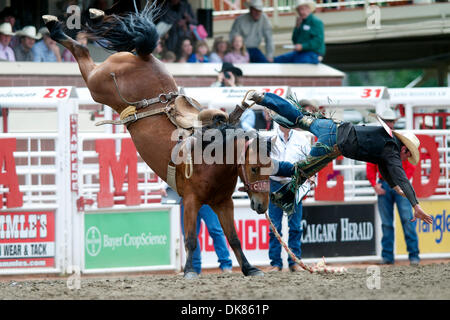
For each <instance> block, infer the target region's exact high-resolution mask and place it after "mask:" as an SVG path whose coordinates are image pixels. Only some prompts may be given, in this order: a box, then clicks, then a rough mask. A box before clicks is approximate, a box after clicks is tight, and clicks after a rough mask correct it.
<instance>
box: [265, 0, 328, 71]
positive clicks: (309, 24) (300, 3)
mask: <svg viewBox="0 0 450 320" xmlns="http://www.w3.org/2000/svg"><path fill="white" fill-rule="evenodd" d="M295 10H296V11H297V13H298V18H297V23H296V25H295V28H294V31H293V32H292V43H293V44H294V51H291V52H288V53H285V54H282V55H280V56H277V57H275V58H274V62H276V63H312V64H318V63H319V61H320V59H321V58H322V57H323V56H324V55H325V36H324V25H323V22H322V21H321V20H320V19H319V18H317V17H316V16H315V15H314V14H313V12H314V10H316V3H315V2H314V1H313V0H297V1H296V4H295Z"/></svg>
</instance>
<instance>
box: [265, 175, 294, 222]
mask: <svg viewBox="0 0 450 320" xmlns="http://www.w3.org/2000/svg"><path fill="white" fill-rule="evenodd" d="M291 186H292V182H289V183H286V184H284V185H283V186H282V187H281V188H280V189H278V190H277V191H275V192H272V193H271V194H270V201H272V203H273V204H274V205H276V206H277V207H279V208H280V209H281V210H283V211H284V212H286V214H287V215H288V216H289V215H291V214H293V213H294V209H295V192H293V191H292V190H291Z"/></svg>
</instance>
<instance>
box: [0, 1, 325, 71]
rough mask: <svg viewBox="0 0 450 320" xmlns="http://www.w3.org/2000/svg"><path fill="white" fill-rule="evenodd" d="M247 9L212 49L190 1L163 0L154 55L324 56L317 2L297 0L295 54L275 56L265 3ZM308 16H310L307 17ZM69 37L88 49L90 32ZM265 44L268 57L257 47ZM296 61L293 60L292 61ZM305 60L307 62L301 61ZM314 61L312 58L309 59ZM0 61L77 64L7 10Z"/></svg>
mask: <svg viewBox="0 0 450 320" xmlns="http://www.w3.org/2000/svg"><path fill="white" fill-rule="evenodd" d="M246 6H247V7H248V8H249V11H248V12H247V13H245V14H243V15H241V16H239V17H238V18H236V19H235V21H234V22H233V25H232V28H231V31H230V33H229V35H228V38H226V37H223V36H221V37H216V38H215V39H214V45H213V47H212V50H211V48H210V47H209V45H208V43H207V41H206V38H207V36H208V34H207V32H206V30H205V28H204V26H203V25H201V24H199V23H198V20H197V18H196V16H195V14H194V11H193V9H192V7H191V5H190V4H189V2H188V1H187V0H166V1H162V2H161V10H160V12H161V14H160V15H158V16H157V17H156V20H155V25H156V27H157V30H158V33H159V35H160V42H159V44H158V47H157V48H156V49H155V51H154V52H153V54H154V55H155V56H156V57H157V58H159V59H160V60H162V61H163V62H187V63H208V62H214V63H223V62H227V63H232V64H233V63H239V64H242V63H249V62H257V63H270V62H277V63H284V62H291V63H292V62H294V63H318V62H319V61H320V60H321V58H322V57H323V55H324V53H325V44H324V37H323V23H322V22H321V21H320V20H319V19H318V18H317V17H315V16H314V15H313V11H314V9H315V2H314V1H313V0H297V2H296V6H295V10H296V11H297V13H298V15H299V16H298V19H297V24H296V26H295V27H294V30H293V36H292V41H293V44H294V51H293V52H292V53H288V56H289V57H290V59H287V58H286V54H285V55H282V56H278V57H274V56H273V54H274V45H273V41H272V26H271V23H270V20H269V18H268V17H267V15H266V14H265V13H264V12H263V1H262V0H250V1H248V2H246ZM305 12H306V13H305ZM71 36H73V37H76V39H77V41H79V42H80V43H82V44H84V45H86V44H87V42H88V40H87V37H86V34H85V33H83V32H82V31H78V32H76V33H74V34H73V35H72V34H71ZM263 42H264V44H265V53H263V52H262V50H260V49H259V46H260V45H261V44H262V43H263ZM291 57H294V58H291ZM298 57H307V58H308V59H299V58H298ZM309 57H313V59H309ZM0 60H6V61H35V62H61V61H63V62H74V61H75V60H74V57H73V56H72V54H71V53H70V52H69V51H68V50H64V51H63V50H62V48H61V47H60V46H58V45H57V43H56V42H55V41H53V40H52V39H51V38H50V35H49V31H48V29H47V28H45V27H43V28H40V29H39V30H36V27H35V26H32V25H26V26H24V27H23V28H21V29H20V30H15V18H14V13H13V12H12V11H11V10H10V8H6V9H5V10H3V12H2V13H1V14H0Z"/></svg>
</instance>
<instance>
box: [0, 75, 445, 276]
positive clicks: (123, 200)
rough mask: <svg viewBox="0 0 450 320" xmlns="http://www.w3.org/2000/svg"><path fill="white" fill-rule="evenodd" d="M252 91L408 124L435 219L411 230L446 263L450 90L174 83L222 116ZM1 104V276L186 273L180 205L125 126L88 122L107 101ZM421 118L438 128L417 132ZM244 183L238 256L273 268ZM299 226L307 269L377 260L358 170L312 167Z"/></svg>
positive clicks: (2, 97)
mask: <svg viewBox="0 0 450 320" xmlns="http://www.w3.org/2000/svg"><path fill="white" fill-rule="evenodd" d="M179 83H180V82H179ZM249 89H259V90H265V91H268V92H272V93H275V94H278V95H280V96H283V97H287V96H289V95H291V94H292V95H296V96H297V97H298V98H299V99H301V98H307V99H316V100H318V101H319V104H320V105H321V106H324V107H325V110H326V112H327V113H329V112H331V114H332V115H333V117H335V118H338V119H341V120H348V121H352V122H354V123H359V122H369V120H368V119H370V116H369V111H372V112H374V111H377V112H382V111H383V110H384V109H385V108H388V107H393V108H395V110H396V112H398V114H399V115H400V116H402V119H405V120H404V122H400V125H402V126H403V129H414V133H415V134H416V135H417V136H418V138H419V139H420V141H421V148H420V151H421V161H420V163H419V165H418V166H417V168H416V171H415V174H414V177H413V186H414V189H415V190H416V192H417V196H418V198H419V200H420V202H421V206H422V207H423V208H424V210H425V211H427V212H428V213H430V214H431V215H432V216H433V224H432V225H430V226H428V225H426V224H424V223H422V221H419V222H418V223H417V231H418V235H419V245H420V252H421V258H424V259H426V258H439V257H449V256H450V236H449V233H450V214H449V210H448V209H449V208H450V171H449V170H450V165H449V156H450V129H449V127H450V120H449V118H450V117H449V111H450V88H423V89H388V88H386V87H339V86H336V87H330V86H322V87H317V86H315V87H305V86H301V87H296V86H289V85H284V86H283V85H279V86H267V87H266V86H261V85H259V86H252V85H250V86H247V87H238V88H211V87H206V86H204V87H189V86H186V85H182V87H180V91H181V92H184V93H185V94H186V95H188V96H191V97H193V98H195V99H196V100H198V101H199V102H200V103H201V104H202V105H203V106H205V107H209V108H224V109H225V110H226V111H228V112H230V111H231V110H232V109H233V108H234V106H235V105H236V104H238V103H239V102H240V101H241V100H242V98H243V96H244V94H245V92H246V91H247V90H249ZM0 107H1V114H2V118H1V133H0V274H25V273H61V274H64V273H72V272H74V271H76V270H79V271H81V272H82V273H99V272H101V273H103V272H132V271H152V270H173V271H177V270H180V269H181V268H182V265H183V264H184V261H185V250H184V243H183V237H182V233H181V226H180V206H179V205H178V204H170V203H168V204H161V196H160V189H161V182H162V181H161V179H160V178H159V177H158V176H156V175H155V174H154V173H153V171H152V170H151V169H150V168H149V167H148V166H147V165H146V164H145V163H144V162H143V160H142V159H141V158H140V156H139V154H138V153H137V152H136V149H135V147H134V144H133V142H132V141H131V138H130V136H129V134H128V133H127V132H126V130H125V128H124V127H123V126H122V127H115V128H112V127H111V126H101V127H96V126H94V123H95V122H96V121H99V120H104V119H112V118H115V117H117V115H114V114H113V113H112V112H111V109H110V108H109V107H108V106H101V105H98V104H96V103H95V102H94V101H93V100H92V98H91V96H90V94H89V91H88V90H87V88H83V87H71V86H39V87H32V86H28V87H0ZM255 110H257V111H258V110H259V111H258V112H261V110H262V108H261V107H258V106H256V107H255ZM436 110H440V111H439V112H436ZM426 117H431V118H432V120H433V121H432V122H433V125H432V126H431V127H432V128H437V127H439V128H444V129H423V125H424V124H425V118H426ZM370 121H372V122H373V120H370ZM369 125H370V124H369ZM261 131H263V130H261ZM266 134H271V133H270V132H267V133H266ZM305 134H307V135H309V133H306V132H305ZM310 136H311V135H310ZM311 137H312V136H311ZM156 138H157V137H155V139H156ZM240 186H242V183H241V182H240V181H239V182H238V185H237V187H236V191H235V193H234V203H235V224H236V228H237V231H238V235H239V238H240V239H241V242H242V247H243V250H244V252H245V254H246V256H247V258H248V260H249V261H250V262H251V263H252V264H253V265H259V266H264V265H269V258H268V247H269V237H268V232H269V222H268V221H267V220H266V219H265V216H264V215H258V214H256V212H254V211H252V210H251V209H250V204H249V200H248V198H247V196H246V193H244V192H240V191H238V187H240ZM283 223H284V228H285V229H284V230H287V229H286V228H287V221H286V219H284V222H283ZM302 227H303V235H302V254H303V258H304V261H305V262H308V261H310V262H313V261H316V260H319V259H321V258H322V257H323V256H324V257H325V258H326V259H327V261H330V262H349V261H355V262H356V261H376V260H379V259H380V251H381V249H380V239H381V222H380V219H379V215H378V208H377V198H376V195H375V192H374V190H373V188H372V187H371V185H370V184H369V182H368V180H367V179H366V177H365V163H363V162H358V161H355V160H350V159H344V158H342V157H340V158H337V159H336V160H335V161H333V162H332V163H330V164H329V165H328V166H327V167H326V168H325V169H323V170H322V171H320V172H319V174H318V176H317V187H316V188H315V189H314V190H313V191H312V192H311V193H310V194H308V196H307V198H306V199H305V200H304V213H303V220H302ZM395 227H396V228H395V229H396V238H395V239H396V247H395V250H396V259H407V252H406V245H405V243H404V240H403V239H404V238H403V234H402V232H403V231H402V228H401V226H400V221H399V219H398V215H397V217H396V221H395ZM283 237H287V232H284V236H283ZM199 238H200V244H201V251H202V260H203V267H204V268H216V267H218V262H217V256H216V254H215V251H214V246H213V244H212V239H211V238H210V237H209V234H208V231H207V229H206V228H205V227H204V225H203V224H202V227H201V232H200V235H199ZM283 254H284V259H287V254H286V253H285V252H283ZM232 259H233V265H234V266H238V263H237V261H236V259H235V257H234V255H232Z"/></svg>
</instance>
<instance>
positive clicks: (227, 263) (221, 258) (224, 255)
mask: <svg viewBox="0 0 450 320" xmlns="http://www.w3.org/2000/svg"><path fill="white" fill-rule="evenodd" d="M200 219H203V221H205V225H206V228H208V232H209V235H210V236H211V238H212V239H213V244H214V250H215V251H216V254H217V257H218V262H219V267H220V269H222V270H223V269H231V268H232V266H233V264H232V261H231V259H230V252H229V250H228V247H227V240H226V238H225V234H224V233H223V230H222V227H221V225H220V221H219V218H218V217H217V214H216V213H215V212H214V211H213V210H212V209H211V207H210V206H208V205H203V206H202V207H201V208H200V210H199V211H198V215H197V247H196V248H195V250H194V256H193V258H192V263H193V265H194V270H195V272H197V273H198V274H200V273H201V271H202V255H201V251H200V240H199V239H198V234H199V232H200V226H201V220H200ZM181 230H182V232H183V236H184V207H183V204H181Z"/></svg>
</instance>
